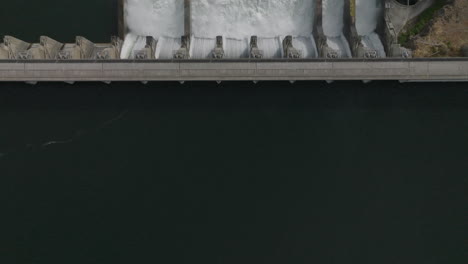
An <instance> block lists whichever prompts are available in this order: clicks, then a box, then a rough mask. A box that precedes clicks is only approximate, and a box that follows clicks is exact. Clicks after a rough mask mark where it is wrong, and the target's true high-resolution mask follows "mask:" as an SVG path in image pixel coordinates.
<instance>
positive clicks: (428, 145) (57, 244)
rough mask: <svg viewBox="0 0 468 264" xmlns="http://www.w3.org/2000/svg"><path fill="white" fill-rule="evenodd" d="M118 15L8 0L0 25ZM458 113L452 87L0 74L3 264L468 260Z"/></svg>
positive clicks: (10, 29) (96, 7)
mask: <svg viewBox="0 0 468 264" xmlns="http://www.w3.org/2000/svg"><path fill="white" fill-rule="evenodd" d="M36 2H37V3H36ZM114 11H115V10H114V7H113V2H112V1H97V2H96V1H88V2H86V1H64V0H62V1H51V0H49V1H12V2H10V3H8V4H6V6H5V4H4V5H3V6H2V9H1V10H0V15H1V17H2V21H3V24H2V26H1V27H0V33H11V34H14V35H16V36H20V37H22V38H24V39H25V40H28V41H33V40H35V39H37V37H38V36H39V35H41V34H49V35H51V36H53V37H55V38H57V39H59V40H73V36H74V35H75V34H82V35H85V36H88V37H89V38H90V39H92V40H94V41H106V40H107V39H108V36H110V35H111V34H113V33H114V32H115V31H116V30H115V23H114V20H115V16H114V14H115V12H114ZM57 21H59V22H57ZM467 117H468V87H467V86H466V84H457V83H449V84H446V83H432V84H426V83H420V84H399V83H396V82H374V83H371V84H367V85H364V84H362V83H360V82H337V83H333V84H331V85H327V84H325V83H322V82H298V83H296V84H294V85H291V84H289V83H288V82H263V83H259V84H257V85H254V84H253V83H247V82H238V83H236V82H232V83H221V84H220V85H218V84H216V83H205V82H201V83H186V84H185V85H180V84H179V83H150V84H148V85H146V86H145V85H142V84H139V83H113V84H111V85H105V84H101V83H83V84H76V85H68V84H54V83H42V84H39V85H37V86H28V85H25V84H17V83H0V212H1V214H0V216H1V221H0V223H1V228H0V263H6V264H9V263H21V264H22V263H25V264H26V263H27V264H33V263H35V264H48V263H77V264H78V263H80V264H83V263H202V262H203V263H232V264H238V263H388V264H394V263H431V264H433V263H465V260H466V255H465V254H466V253H465V252H466V248H465V247H464V241H465V238H466V233H465V232H464V225H462V224H463V223H464V222H465V221H464V217H463V216H464V214H462V212H463V210H461V209H462V208H463V207H464V206H463V205H465V204H466V198H464V195H463V194H464V186H465V184H466V180H465V179H466V175H467V171H468V168H467V164H468V163H467V159H468V152H467V149H468V118H467Z"/></svg>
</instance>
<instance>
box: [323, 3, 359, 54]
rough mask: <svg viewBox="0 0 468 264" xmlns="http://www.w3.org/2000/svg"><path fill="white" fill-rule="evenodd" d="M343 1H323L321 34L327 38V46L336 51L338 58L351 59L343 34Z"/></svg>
mask: <svg viewBox="0 0 468 264" xmlns="http://www.w3.org/2000/svg"><path fill="white" fill-rule="evenodd" d="M344 6H345V4H344V0H324V1H323V16H322V24H323V33H324V34H325V36H327V45H328V46H329V47H330V48H332V49H333V50H336V51H337V52H338V53H339V56H340V57H352V54H351V49H350V47H349V43H348V41H347V40H346V37H345V35H344V34H343V28H344V21H343V17H344V12H345V10H344Z"/></svg>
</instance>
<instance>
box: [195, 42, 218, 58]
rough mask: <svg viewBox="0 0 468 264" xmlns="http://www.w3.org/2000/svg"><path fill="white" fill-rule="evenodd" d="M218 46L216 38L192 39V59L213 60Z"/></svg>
mask: <svg viewBox="0 0 468 264" xmlns="http://www.w3.org/2000/svg"><path fill="white" fill-rule="evenodd" d="M215 46H216V38H200V37H193V38H192V52H191V54H190V57H191V58H193V59H209V58H212V53H213V49H214V48H215Z"/></svg>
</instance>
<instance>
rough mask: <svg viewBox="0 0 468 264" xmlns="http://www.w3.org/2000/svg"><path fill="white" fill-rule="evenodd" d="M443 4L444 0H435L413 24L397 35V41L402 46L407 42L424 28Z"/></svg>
mask: <svg viewBox="0 0 468 264" xmlns="http://www.w3.org/2000/svg"><path fill="white" fill-rule="evenodd" d="M445 4H446V1H445V0H436V2H435V3H434V4H433V5H432V6H431V7H429V8H428V9H426V10H425V11H424V12H423V13H422V14H421V15H419V17H418V21H417V22H416V24H414V25H413V27H412V28H410V29H408V30H407V31H406V32H405V33H402V34H400V36H399V37H398V42H399V43H400V44H401V45H403V46H404V45H405V44H407V43H408V41H409V40H410V39H411V37H413V36H416V35H417V34H419V33H420V32H421V31H422V30H423V29H424V27H425V26H426V25H427V23H429V21H430V20H431V19H432V18H433V17H434V14H435V13H436V12H437V11H438V10H440V9H441V8H442V7H444V5H445Z"/></svg>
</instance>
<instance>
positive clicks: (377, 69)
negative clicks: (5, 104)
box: [0, 59, 468, 82]
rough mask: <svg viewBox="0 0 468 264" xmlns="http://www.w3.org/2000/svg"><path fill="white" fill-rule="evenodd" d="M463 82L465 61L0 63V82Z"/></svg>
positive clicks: (466, 69) (467, 71) (467, 73)
mask: <svg viewBox="0 0 468 264" xmlns="http://www.w3.org/2000/svg"><path fill="white" fill-rule="evenodd" d="M195 80H197V81H260V80H278V81H295V80H328V81H332V80H413V81H443V80H454V81H468V59H432V60H424V59H413V60H389V59H386V60H385V59H382V60H374V61H370V60H368V61H364V60H354V59H349V60H328V61H327V60H310V61H305V60H304V61H282V62H279V61H211V62H202V61H165V62H164V61H163V62H161V61H146V62H137V61H128V62H125V61H117V62H116V61H74V62H48V61H16V62H6V61H5V62H1V61H0V81H24V82H37V81H63V82H75V81H104V82H109V81H195Z"/></svg>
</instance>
